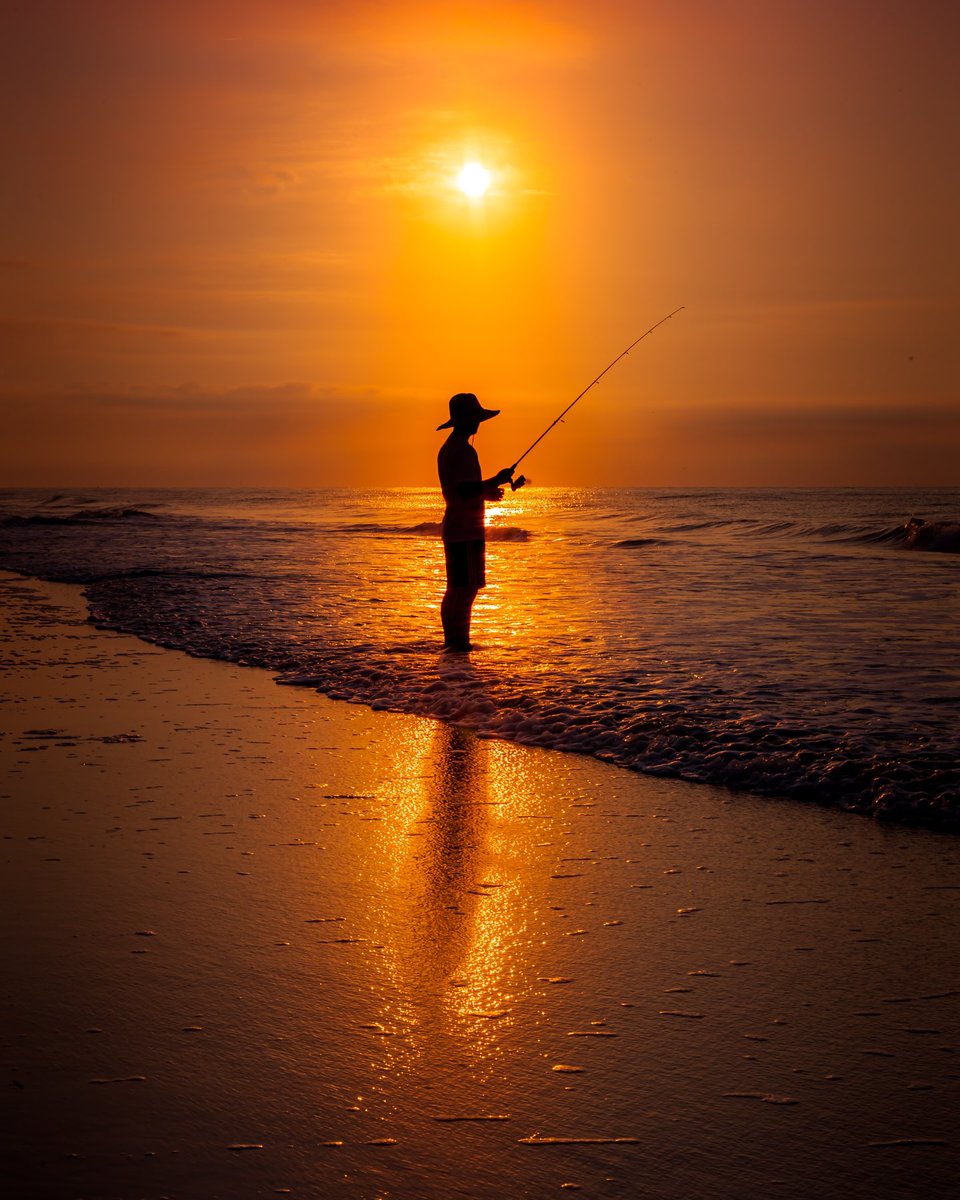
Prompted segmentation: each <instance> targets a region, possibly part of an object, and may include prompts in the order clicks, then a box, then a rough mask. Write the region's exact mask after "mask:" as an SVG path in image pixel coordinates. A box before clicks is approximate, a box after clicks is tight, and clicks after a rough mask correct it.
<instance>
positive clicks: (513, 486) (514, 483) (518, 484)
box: [510, 304, 686, 492]
mask: <svg viewBox="0 0 960 1200" xmlns="http://www.w3.org/2000/svg"><path fill="white" fill-rule="evenodd" d="M685 307H686V306H685V305H683V304H681V305H680V308H675V309H674V310H673V312H670V313H667V315H666V316H665V317H661V318H660V320H659V321H658V322H657V323H656V325H651V326H650V328H649V329H648V330H647V331H646V333H641V334H640V336H639V337H638V338H637V340H636V341H635V342H631V343H630V345H629V346H628V347H627V348H626V350H622V351H621V352H620V353H619V354H618V355H617V357H616V358H615V359H614V360H613V362H610V363H607V365H606V366H605V367H604V368H603V370H602V371H601V372H600V374H599V375H598V376H597V377H596V379H594V380H593V382H592V383H588V384H587V386H586V387H585V388H584V389H583V391H582V392H581V393H580V395H579V396H577V398H576V399H575V400H571V402H570V403H569V404H568V405H567V407H566V408H565V409H564V410H563V412H562V413H561V414H560V416H559V417H557V419H556V420H555V421H553V422H551V424H549V425H548V426H547V427H546V429H545V430H544V431H543V433H541V434H540V436H539V437H538V438H537V440H536V441H535V442H533V443H532V444H531V445H529V446H528V447H527V448H526V450H524V452H523V453H522V454H521V455H520V457H519V458H518V459H517V461H516V462H515V463H514V464H513V466H512V467H511V468H510V470H511V471H515V470H516V469H517V467H519V466H520V464H521V463H522V462H523V460H524V459H525V458H526V457H527V455H528V454H529V453H530V451H531V450H532V449H533V448H534V447H535V446H538V445H539V444H540V442H542V441H543V439H544V438H545V437H546V436H547V434H548V433H549V432H550V430H551V429H553V427H554V425H559V424H560V422H561V421H562V420H563V418H564V417H565V416H566V415H567V413H568V412H569V411H570V409H571V408H573V406H574V405H575V404H576V403H577V402H578V401H580V400H582V399H583V398H584V396H585V395H586V394H587V392H589V391H590V389H591V388H592V387H594V386H595V385H596V384H598V383H599V382H600V380H601V379H602V378H603V377H604V375H606V373H607V372H608V371H609V370H610V368H611V367H615V366H616V365H617V363H618V362H619V361H620V359H621V358H626V356H627V355H628V354H629V353H630V351H631V350H632V349H633V348H634V346H639V344H640V343H641V342H642V341H643V339H644V338H645V337H649V336H650V334H651V333H653V331H654V330H655V329H659V328H660V326H661V325H663V324H664V322H666V321H669V320H670V318H671V317H675V316H676V315H677V313H678V312H680V311H681V310H682V309H683V308H685ZM526 482H527V481H526V478H525V477H524V476H523V475H521V476H520V478H519V479H511V480H510V490H511V491H514V492H515V491H516V490H517V488H522V487H523V485H524V484H525V483H526Z"/></svg>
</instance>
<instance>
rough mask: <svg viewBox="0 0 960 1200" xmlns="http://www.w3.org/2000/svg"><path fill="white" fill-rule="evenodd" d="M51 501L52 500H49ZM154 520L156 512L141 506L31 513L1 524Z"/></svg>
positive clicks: (61, 523)
mask: <svg viewBox="0 0 960 1200" xmlns="http://www.w3.org/2000/svg"><path fill="white" fill-rule="evenodd" d="M49 503H53V501H49ZM141 520H147V521H156V520H159V517H158V516H157V514H156V513H152V512H147V511H146V509H143V508H79V509H77V510H76V511H75V512H72V513H31V514H30V515H29V516H26V517H21V516H18V515H17V514H13V515H11V516H9V517H4V518H3V520H2V521H0V524H2V525H87V524H89V523H90V522H91V521H141Z"/></svg>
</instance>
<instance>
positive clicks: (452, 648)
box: [443, 642, 474, 654]
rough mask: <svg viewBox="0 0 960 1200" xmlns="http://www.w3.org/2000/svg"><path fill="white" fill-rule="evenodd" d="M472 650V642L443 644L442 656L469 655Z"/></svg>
mask: <svg viewBox="0 0 960 1200" xmlns="http://www.w3.org/2000/svg"><path fill="white" fill-rule="evenodd" d="M473 649H474V646H473V643H472V642H444V643H443V652H444V654H469V653H470V651H471V650H473Z"/></svg>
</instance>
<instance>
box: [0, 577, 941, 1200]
mask: <svg viewBox="0 0 960 1200" xmlns="http://www.w3.org/2000/svg"><path fill="white" fill-rule="evenodd" d="M3 585H4V587H5V589H6V593H7V595H8V596H9V597H10V603H9V604H8V605H7V606H6V608H5V611H4V612H3V613H2V615H0V631H2V641H0V647H2V649H0V653H2V656H3V659H4V663H5V671H4V680H3V684H2V689H3V695H2V700H3V709H4V736H3V737H2V738H0V758H2V761H3V764H4V776H5V778H4V783H3V785H2V787H3V792H4V797H3V799H4V813H5V816H4V818H3V824H4V829H3V838H4V840H3V842H2V848H3V858H4V883H5V887H6V890H7V894H6V896H5V901H4V902H5V906H6V908H7V911H8V913H9V914H10V915H11V918H12V919H11V921H10V923H9V928H8V930H7V931H6V932H5V934H4V954H5V961H6V962H7V963H8V966H9V970H8V972H7V977H8V986H7V988H5V989H4V990H5V992H8V993H9V994H8V995H5V999H4V1002H5V1008H6V1010H7V1012H8V1014H9V1015H10V1018H11V1020H10V1023H9V1028H10V1029H11V1031H12V1036H11V1037H10V1038H9V1039H8V1038H5V1039H4V1047H3V1050H4V1062H5V1068H6V1074H7V1084H8V1087H7V1088H6V1089H5V1091H6V1093H7V1102H8V1106H9V1107H10V1109H11V1117H10V1120H8V1122H7V1131H8V1135H9V1136H10V1140H11V1145H10V1148H9V1156H10V1158H11V1161H12V1163H13V1169H12V1171H11V1177H12V1178H13V1179H14V1180H15V1181H16V1182H17V1184H18V1187H19V1192H18V1194H22V1195H38V1196H43V1195H51V1196H52V1195H57V1196H62V1195H74V1194H77V1195H86V1194H91V1193H96V1194H97V1195H102V1196H105V1197H109V1196H118V1197H119V1196H126V1195H130V1194H131V1193H135V1194H138V1195H158V1196H159V1195H162V1194H171V1195H177V1196H196V1197H198V1200H199V1197H209V1196H215V1195H219V1194H230V1195H232V1196H241V1197H246V1196H251V1197H252V1196H260V1195H270V1194H275V1193H276V1192H277V1191H278V1189H290V1194H293V1195H310V1194H312V1195H315V1194H333V1195H337V1196H341V1195H342V1196H344V1197H351V1198H352V1197H358V1198H361V1197H367V1196H371V1195H376V1194H380V1193H381V1192H385V1191H389V1192H390V1193H391V1194H395V1195H398V1196H409V1197H427V1198H432V1197H437V1198H438V1200H439V1198H441V1197H443V1198H444V1200H446V1198H447V1197H457V1196H464V1197H467V1196H469V1197H488V1196H489V1197H491V1198H492V1197H494V1196H502V1195H503V1194H504V1191H505V1189H506V1190H507V1191H509V1192H510V1193H511V1194H514V1195H517V1196H523V1197H526V1196H529V1197H540V1196H548V1195H553V1194H554V1193H555V1192H558V1191H559V1190H560V1189H561V1188H562V1186H563V1185H564V1184H576V1185H578V1186H580V1187H582V1188H583V1189H585V1190H586V1191H587V1192H588V1193H589V1194H591V1195H596V1196H602V1197H607V1196H610V1197H615V1196H630V1195H635V1194H636V1190H637V1188H641V1190H642V1191H643V1193H644V1194H645V1195H648V1196H651V1197H655V1198H656V1200H674V1198H676V1200H679V1198H680V1197H686V1198H688V1197H689V1196H691V1195H707V1194H709V1195H711V1196H712V1197H718V1198H722V1197H729V1198H730V1200H733V1198H734V1197H739V1196H742V1195H743V1194H748V1193H750V1192H758V1193H759V1192H762V1191H763V1190H764V1189H766V1188H770V1187H773V1186H775V1187H776V1189H777V1191H778V1194H780V1195H782V1196H786V1197H789V1198H791V1200H806V1198H807V1197H810V1196H813V1195H816V1194H827V1192H829V1190H830V1188H831V1186H833V1185H835V1182H836V1180H837V1179H838V1178H841V1179H843V1180H844V1186H845V1190H846V1191H847V1192H848V1194H850V1195H863V1196H866V1195H871V1196H876V1197H881V1198H883V1200H887V1198H891V1200H893V1198H898V1200H899V1198H900V1197H903V1198H904V1200H906V1198H907V1197H910V1196H913V1195H916V1194H921V1193H922V1194H925V1195H928V1196H931V1197H941V1196H942V1197H946V1196H948V1195H949V1194H950V1190H951V1188H952V1185H953V1182H954V1180H955V1172H956V1169H957V1162H958V1160H957V1154H958V1150H960V1147H958V1145H957V1139H956V1132H955V1125H954V1123H953V1118H952V1112H953V1111H955V1104H956V1099H957V1092H958V1090H960V1069H958V1067H957V1060H956V1051H957V1044H956V1041H955V1033H956V1028H957V1025H958V1021H960V1007H958V999H960V980H958V979H957V970H956V951H955V947H956V944H957V934H958V933H960V930H958V928H957V925H958V914H957V913H956V911H955V908H956V906H955V905H951V903H950V900H951V899H952V898H953V896H954V894H955V892H956V891H958V890H960V847H958V846H957V843H956V839H955V838H954V837H952V836H950V835H947V834H942V833H936V832H932V831H928V830H922V829H912V828H907V827H904V826H893V825H886V824H881V823H879V822H872V821H850V820H849V816H850V814H848V813H844V812H839V811H837V810H831V809H828V808H819V807H812V806H809V805H804V804H798V803H794V804H771V802H770V800H769V799H765V798H762V797H751V796H749V795H746V794H734V793H729V792H726V791H724V790H721V789H717V788H713V787H711V786H710V785H706V784H692V783H683V782H678V781H676V780H665V779H660V778H657V777H654V776H646V775H641V774H637V773H635V772H631V771H626V770H623V769H618V768H616V767H613V766H610V765H608V764H604V763H602V762H600V761H598V760H596V759H592V758H586V757H581V756H578V755H572V754H562V753H561V752H558V751H549V750H542V749H538V748H533V747H526V746H522V745H520V744H518V743H513V742H506V741H495V740H488V739H481V738H477V737H476V736H474V735H472V734H470V733H469V731H465V730H463V729H458V728H457V727H456V726H453V725H448V724H443V723H440V722H437V721H435V720H431V719H429V718H425V717H417V716H412V715H402V714H394V713H383V712H374V711H372V710H370V709H368V708H365V707H362V706H360V705H356V704H347V703H345V702H342V701H333V700H329V699H327V698H326V697H323V696H321V695H319V694H317V693H316V692H314V691H312V690H309V689H307V688H284V689H283V690H280V689H278V688H277V687H276V684H275V682H274V679H273V676H272V675H271V674H270V673H269V672H267V671H265V670H256V669H255V670H250V669H248V668H244V667H239V666H235V665H232V664H228V663H223V662H219V661H216V660H211V659H202V658H193V657H190V656H188V655H187V654H186V653H184V652H177V651H172V650H167V649H158V648H156V647H155V646H153V645H151V644H149V643H147V642H145V641H143V640H141V639H138V638H135V637H133V636H132V635H127V634H120V633H114V632H108V631H103V630H100V629H97V628H95V627H94V626H93V625H91V624H90V623H89V622H87V621H86V620H85V609H84V607H83V605H82V603H81V602H80V600H79V592H80V588H79V586H78V585H63V584H58V585H51V584H41V583H39V582H36V581H33V580H31V579H29V578H26V577H19V578H18V579H17V580H16V581H15V582H13V583H11V581H10V580H9V579H7V580H4V581H3ZM541 1147H543V1148H541Z"/></svg>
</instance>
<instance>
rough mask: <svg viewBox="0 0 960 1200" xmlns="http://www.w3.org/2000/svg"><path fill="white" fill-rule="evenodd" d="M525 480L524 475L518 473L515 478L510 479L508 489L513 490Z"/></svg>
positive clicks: (520, 486)
mask: <svg viewBox="0 0 960 1200" xmlns="http://www.w3.org/2000/svg"><path fill="white" fill-rule="evenodd" d="M526 482H527V477H526V475H518V476H517V478H516V479H511V480H510V491H511V492H515V491H517V489H518V488H522V487H523V485H524V484H525V483H526Z"/></svg>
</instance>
